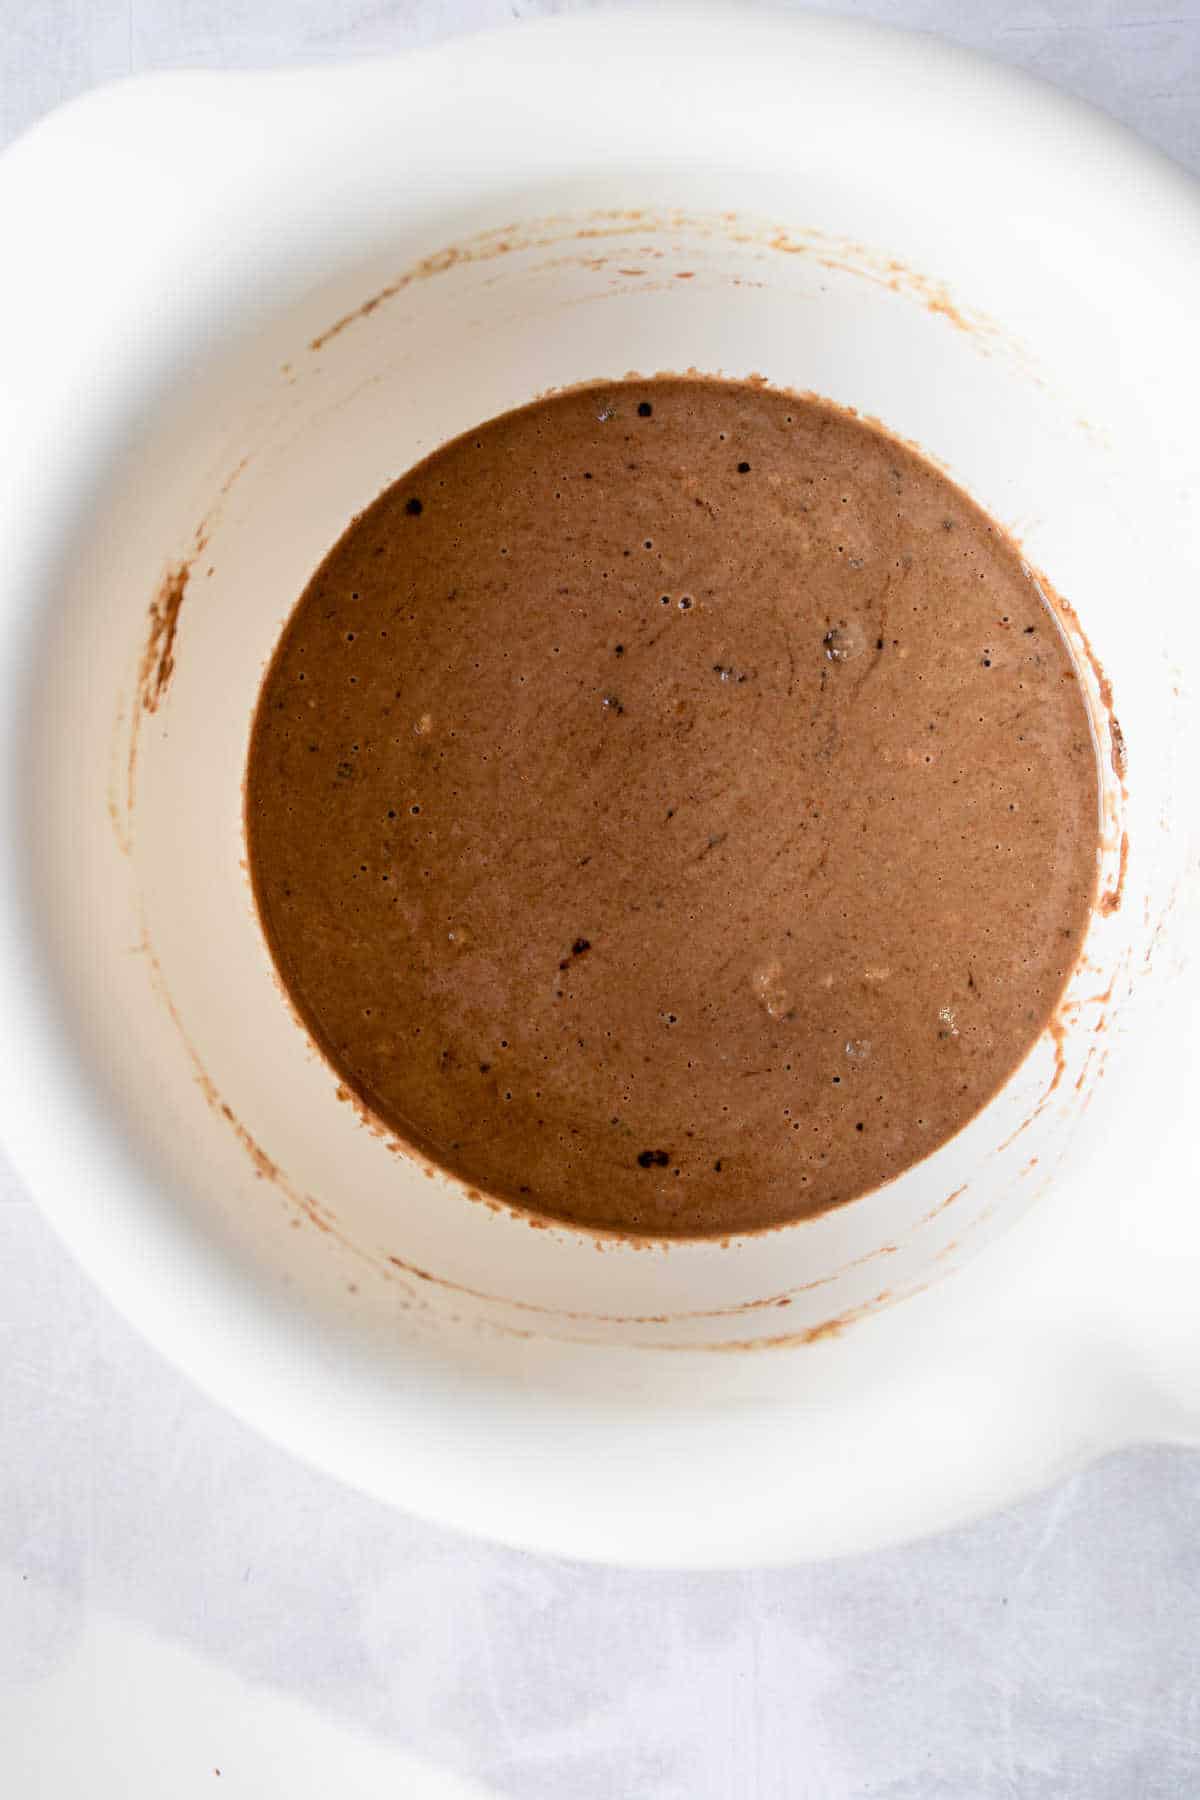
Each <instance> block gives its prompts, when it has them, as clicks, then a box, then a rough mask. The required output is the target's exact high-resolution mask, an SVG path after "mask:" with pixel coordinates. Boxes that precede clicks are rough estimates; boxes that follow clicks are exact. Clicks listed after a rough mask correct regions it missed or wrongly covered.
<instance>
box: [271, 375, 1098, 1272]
mask: <svg viewBox="0 0 1200 1800" xmlns="http://www.w3.org/2000/svg"><path fill="white" fill-rule="evenodd" d="M246 810H247V827H248V835H249V844H250V861H251V868H252V871H253V878H254V885H255V892H256V895H257V899H258V905H259V909H260V912H261V915H262V920H263V924H264V926H265V929H266V933H267V937H268V939H269V942H270V945H271V949H272V951H273V953H274V956H275V959H276V962H277V964H278V967H279V970H280V973H281V975H282V977H283V980H284V982H285V984H286V986H287V989H288V991H289V993H290V994H291V996H292V998H293V1000H294V1002H295V1004H296V1006H297V1007H298V1008H299V1010H300V1012H301V1014H302V1015H303V1017H304V1019H305V1020H306V1022H307V1024H308V1026H309V1027H310V1029H311V1031H312V1032H313V1034H314V1036H315V1037H316V1039H317V1041H318V1043H319V1044H320V1045H321V1047H322V1048H323V1050H324V1052H325V1054H326V1055H327V1056H328V1058H329V1060H330V1061H331V1062H332V1063H333V1065H334V1066H335V1068H336V1069H337V1070H338V1072H339V1074H340V1075H341V1077H342V1078H343V1080H344V1081H345V1082H347V1083H348V1084H349V1085H350V1086H351V1087H352V1088H353V1089H354V1090H355V1091H356V1092H357V1093H358V1094H359V1095H360V1096H361V1097H362V1099H363V1100H364V1101H365V1102H366V1103H367V1105H368V1106H369V1107H370V1108H371V1110H372V1111H373V1112H374V1113H375V1114H377V1115H378V1116H379V1118H380V1119H382V1120H384V1121H385V1122H386V1123H387V1125H389V1126H390V1127H391V1128H392V1129H393V1130H394V1131H395V1132H397V1133H398V1134H399V1135H400V1136H401V1137H403V1138H404V1139H406V1140H407V1141H409V1142H411V1143H412V1144H414V1145H415V1146H417V1147H418V1148H419V1149H420V1150H422V1151H423V1152H425V1153H426V1154H427V1155H428V1156H430V1157H432V1158H433V1159H435V1160H436V1161H437V1162H439V1163H441V1164H443V1165H444V1166H445V1167H446V1168H448V1169H451V1170H453V1171H454V1172H455V1173H456V1174H458V1175H459V1176H461V1177H462V1178H464V1179H465V1180H466V1181H467V1182H469V1183H473V1184H475V1185H477V1186H478V1187H479V1188H481V1189H482V1190H484V1191H485V1192H487V1193H491V1194H495V1195H498V1196H502V1197H504V1198H507V1199H509V1200H512V1201H514V1202H516V1203H517V1204H519V1205H521V1206H524V1207H527V1208H528V1209H529V1210H530V1211H531V1212H533V1213H537V1214H542V1215H548V1216H551V1217H553V1218H557V1219H566V1220H573V1221H577V1222H580V1223H583V1224H588V1225H594V1226H604V1227H609V1228H614V1229H616V1230H618V1231H622V1232H628V1233H651V1234H669V1235H674V1236H678V1235H708V1234H724V1233H727V1232H733V1231H740V1230H746V1229H750V1228H753V1227H760V1226H766V1225H773V1224H778V1223H781V1222H783V1221H786V1220H791V1219H796V1218H798V1217H800V1216H802V1215H805V1214H810V1213H816V1212H820V1211H822V1210H823V1209H825V1208H827V1207H831V1206H835V1205H837V1204H839V1203H840V1202H843V1201H846V1200H851V1199H853V1198H854V1197H855V1196H857V1195H861V1194H863V1193H865V1192H866V1191H867V1190H869V1189H871V1188H874V1187H877V1186H878V1185H879V1184H880V1183H881V1182H885V1181H887V1180H888V1179H889V1178H890V1177H892V1176H895V1175H897V1174H899V1173H900V1171H901V1170H903V1169H905V1168H907V1167H908V1166H909V1165H910V1164H912V1163H914V1162H916V1161H917V1160H918V1159H920V1158H921V1157H924V1156H926V1155H928V1153H929V1152H930V1151H931V1150H933V1149H934V1148H935V1147H936V1146H937V1145H939V1144H941V1143H943V1142H944V1141H945V1140H946V1139H947V1138H948V1137H949V1136H951V1134H952V1133H954V1132H956V1131H957V1130H958V1129H959V1128H960V1127H961V1126H962V1125H964V1124H965V1123H966V1122H967V1120H968V1119H970V1118H971V1117H972V1115H973V1114H975V1113H976V1112H978V1111H979V1109H980V1108H981V1107H982V1106H983V1104H984V1103H985V1102H986V1101H987V1100H988V1099H989V1098H990V1097H991V1096H992V1095H993V1094H994V1093H995V1092H996V1090H997V1088H999V1087H1000V1085H1001V1084H1002V1083H1003V1082H1004V1081H1005V1079H1006V1078H1007V1077H1008V1076H1009V1075H1010V1074H1011V1073H1012V1071H1013V1070H1014V1068H1015V1067H1016V1065H1017V1064H1018V1063H1019V1062H1020V1061H1021V1059H1022V1058H1023V1057H1024V1055H1025V1054H1026V1052H1027V1051H1028V1049H1029V1048H1030V1046H1031V1044H1032V1043H1033V1042H1034V1040H1035V1039H1036V1038H1037V1037H1038V1035H1039V1034H1040V1032H1041V1031H1042V1028H1043V1027H1044V1025H1045V1024H1046V1022H1047V1020H1048V1018H1049V1016H1050V1014H1051V1011H1052V1009H1053V1008H1054V1006H1055V1003H1056V1002H1057V1000H1058V998H1059V996H1060V994H1061V991H1062V988H1063V986H1064V983H1065V981H1066V978H1067V976H1068V974H1069V972H1070V970H1071V967H1072V964H1073V963H1074V961H1075V959H1076V956H1077V954H1078V952H1079V948H1080V943H1081V939H1082V935H1083V932H1084V928H1085V924H1086V921H1087V918H1088V914H1089V909H1090V907H1091V904H1092V901H1093V898H1094V890H1095V879H1096V862H1097V840H1098V790H1097V770H1096V757H1095V751H1094V746H1093V741H1092V735H1091V731H1090V727H1089V722H1088V717H1087V713H1086V711H1085V706H1084V701H1083V697H1082V694H1081V692H1080V688H1079V684H1078V681H1077V679H1076V675H1075V670H1074V667H1073V664H1072V661H1071V657H1070V655H1069V652H1068V650H1067V648H1066V645H1065V642H1064V640H1063V638H1062V636H1061V634H1060V632H1059V630H1058V627H1057V625H1056V623H1055V620H1054V619H1053V617H1052V616H1051V614H1050V612H1049V610H1048V609H1047V607H1046V606H1045V604H1044V603H1043V602H1042V600H1041V599H1040V597H1039V595H1038V592H1037V590H1036V589H1035V587H1034V586H1033V584H1032V582H1031V581H1030V579H1029V577H1028V576H1027V574H1026V572H1025V570H1024V568H1023V566H1022V564H1021V561H1020V558H1019V556H1018V554H1017V551H1016V550H1015V548H1014V547H1013V545H1012V544H1011V543H1010V542H1009V541H1008V540H1007V539H1006V538H1005V537H1004V535H1003V534H1002V532H1001V531H1000V530H999V528H998V527H996V526H995V525H994V524H992V523H991V522H990V521H989V520H988V519H987V518H986V516H985V515H984V514H983V513H982V512H980V511H979V509H978V508H977V507H976V506H974V505H973V504H972V503H971V502H970V501H969V500H967V499H966V497H965V496H964V495H963V494H962V493H961V492H960V491H959V490H958V489H957V488H956V487H954V486H953V485H952V483H950V482H949V481H948V480H947V479H946V478H945V477H944V476H943V475H941V474H940V473H939V472H938V471H937V470H936V469H934V468H932V467H931V466H930V465H929V464H928V463H926V462H925V461H923V460H922V459H921V458H920V457H919V456H918V455H916V454H915V453H914V452H913V451H911V450H909V449H907V448H905V447H904V446H903V445H901V444H899V443H898V442H896V441H895V440H893V439H892V438H890V437H889V436H888V435H886V433H884V432H883V431H881V430H878V429H876V428H874V427H872V426H869V425H866V424H864V423H863V422H862V421H861V420H859V419H857V418H855V417H854V416H852V415H850V414H848V413H846V412H844V411H841V410H839V409H838V408H835V407H833V406H831V405H828V404H826V403H825V402H822V401H817V400H812V399H802V398H797V397H795V396H791V395H786V394H778V393H773V392H770V391H767V390H764V389H763V388H761V387H758V386H755V385H743V384H734V383H725V382H720V381H716V380H700V379H695V380H690V379H656V380H652V381H646V382H637V383H634V382H632V381H630V382H617V383H614V384H609V385H597V386H595V387H589V388H586V389H582V390H576V391H573V392H571V393H567V394H563V395H560V396H557V397H555V398H551V399H548V400H543V401H539V402H537V403H536V404H534V405H532V406H529V407H526V408H525V409H523V410H522V411H520V412H515V413H510V414H508V415H506V416H505V417H503V418H500V419H496V420H493V421H492V422H491V423H490V424H488V425H484V426H481V427H480V428H479V429H478V430H476V431H474V432H471V433H469V434H468V435H467V436H465V437H463V438H460V439H458V440H457V441H456V442H454V443H451V444H448V445H447V446H446V447H445V448H444V449H441V450H439V451H438V452H437V453H436V454H435V455H433V456H431V457H430V458H429V459H428V460H427V461H426V462H424V463H422V464H420V465H419V467H417V468H416V469H414V470H413V471H412V473H411V474H409V475H407V476H405V477H404V479H403V480H402V481H400V482H398V483H397V484H396V485H395V486H394V487H392V488H390V489H388V491H387V492H386V493H385V494H383V495H382V496H381V497H380V498H379V499H378V500H377V501H376V502H375V503H374V504H373V505H372V506H370V507H369V508H368V509H367V511H366V512H365V513H363V514H362V515H361V517H359V518H358V519H356V520H355V521H354V523H353V524H352V525H351V526H350V528H349V530H348V531H347V532H346V534H345V536H344V537H343V538H342V539H341V541H340V542H339V543H338V544H337V545H336V546H335V547H334V549H333V550H332V551H331V552H330V554H329V556H328V557H327V558H326V560H325V562H324V563H323V564H322V566H321V568H320V569H319V570H318V571H317V573H316V575H315V576H314V578H313V580H312V582H311V584H310V585H309V587H308V588H307V590H306V591H305V593H304V595H303V597H302V598H301V600H300V602H299V605H298V606H297V607H296V610H295V612H294V613H293V615H292V617H291V619H290V621H289V623H288V625H287V628H286V630H285V632H284V634H283V638H282V641H281V643H280V645H279V648H278V651H277V652H276V655H275V658H274V660H273V662H272V664H271V667H270V669H269V671H268V674H267V677H266V680H265V682H264V684H263V689H262V695H261V698H260V701H259V706H258V712H257V715H256V719H255V723H254V731H253V738H252V742H251V749H250V761H249V771H248V777H247V809H246Z"/></svg>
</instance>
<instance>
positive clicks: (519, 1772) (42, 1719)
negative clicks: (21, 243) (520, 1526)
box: [0, 0, 1200, 1800]
mask: <svg viewBox="0 0 1200 1800" xmlns="http://www.w3.org/2000/svg"><path fill="white" fill-rule="evenodd" d="M570 10H573V8H572V7H571V6H569V5H556V4H539V3H535V0H427V3H426V4H421V0H393V3H389V0H361V4H352V3H351V4H345V3H342V4H339V3H338V0H123V3H120V4H118V3H117V0H0V141H4V140H6V139H7V138H9V137H11V136H13V135H14V134H15V133H16V132H17V131H19V130H20V129H21V128H22V127H23V126H25V125H26V124H28V123H30V122H31V121H32V120H34V119H35V118H37V117H38V116H39V115H40V114H41V113H43V112H45V111H46V110H48V109H49V108H50V107H52V106H54V105H56V104H57V103H58V102H59V101H62V100H65V99H67V98H69V97H70V96H71V95H73V94H75V93H78V92H80V91H81V90H82V89H85V88H87V87H89V86H91V85H93V84H94V83H96V82H99V81H104V80H108V79H110V78H112V77H114V76H120V75H127V74H130V73H133V72H137V71H139V70H144V69H160V68H168V67H171V66H175V65H179V64H194V65H202V66H210V67H218V68H224V67H234V66H252V65H257V64H276V63H296V62H313V61H321V60H327V59H332V58H338V57H343V56H359V55H370V54H372V53H377V52H381V51H388V50H394V49H397V48H400V47H402V46H405V45H408V44H414V43H421V42H425V41H427V40H429V39H431V38H435V37H440V36H443V35H445V34H448V33H451V32H456V31H462V30H466V29H470V28H472V27H475V26H479V25H497V24H501V23H504V22H506V21H511V20H514V19H518V18H520V17H522V16H531V15H534V14H538V13H542V12H551V11H554V12H557V11H570ZM840 10H842V11H848V12H854V13H859V14H863V15H871V16H874V17H878V18H883V19H887V20H891V21H894V22H897V23H903V24H909V25H916V26H919V27H923V28H926V29H933V30H940V31H943V32H945V33H946V34H948V35H950V36H953V37H955V38H958V39H959V40H960V41H962V42H964V43H968V44H971V45H974V46H976V47H978V48H981V49H984V50H987V51H990V52H992V53H993V54H995V55H998V56H1000V57H1002V58H1004V59H1006V60H1008V61H1010V62H1013V63H1018V64H1020V65H1022V66H1023V67H1025V68H1028V69H1032V70H1035V71H1037V72H1038V73H1039V74H1041V75H1044V76H1047V77H1048V78H1049V79H1050V80H1052V81H1055V82H1057V83H1059V84H1060V85H1061V86H1063V87H1066V88H1069V89H1072V90H1073V91H1074V92H1076V93H1078V94H1082V95H1084V96H1086V97H1087V98H1088V99H1090V100H1093V101H1095V102H1097V103H1098V104H1099V105H1101V106H1103V107H1106V108H1107V109H1108V110H1109V111H1110V112H1112V113H1114V114H1116V116H1117V117H1118V118H1120V119H1123V120H1125V121H1126V122H1127V123H1129V124H1131V125H1133V126H1135V127H1136V128H1137V129H1138V130H1140V131H1141V132H1143V133H1144V134H1145V135H1146V136H1147V137H1148V138H1150V139H1152V140H1153V141H1154V142H1155V143H1157V144H1159V145H1161V146H1162V147H1163V148H1164V149H1166V150H1168V151H1169V152H1171V154H1173V155H1174V156H1176V157H1178V158H1179V159H1180V160H1181V161H1182V162H1184V163H1186V164H1188V165H1189V166H1190V167H1191V168H1192V169H1194V170H1196V171H1197V172H1198V173H1200V0H1046V3H1045V4H1041V5H1036V4H1019V3H1011V0H876V3H875V4H869V5H863V4H855V3H854V0H847V3H846V4H845V5H844V6H843V7H842V8H841V9H840ZM2 258H3V248H2V246H0V279H2V278H3V261H2ZM1197 327H1198V339H1200V320H1198V321H1197ZM1198 353H1200V351H1198ZM0 429H3V424H2V421H0ZM1198 1527H1200V1457H1195V1456H1189V1455H1186V1454H1184V1453H1181V1452H1177V1451H1167V1450H1145V1451H1138V1452H1129V1453H1127V1454H1125V1455H1122V1456H1120V1457H1118V1458H1115V1459H1113V1460H1111V1461H1109V1462H1108V1463H1106V1464H1104V1465H1102V1466H1101V1467H1098V1468H1095V1469H1092V1470H1091V1471H1089V1472H1088V1473H1086V1474H1084V1475H1081V1476H1078V1477H1076V1478H1075V1479H1073V1480H1072V1481H1070V1482H1068V1483H1067V1484H1066V1485H1065V1486H1063V1487H1061V1488H1059V1489H1058V1490H1057V1491H1056V1492H1055V1493H1053V1494H1051V1495H1049V1496H1047V1497H1046V1498H1044V1499H1041V1500H1038V1501H1035V1502H1032V1503H1030V1504H1027V1505H1025V1506H1022V1507H1020V1508H1018V1509H1016V1510H1015V1511H1013V1512H1010V1513H1008V1514H1006V1515H1003V1516H1001V1517H998V1518H995V1519H992V1520H990V1521H988V1522H987V1523H985V1524H982V1525H978V1526H975V1527H973V1528H972V1529H970V1530H966V1531H961V1532H957V1533H955V1534H953V1535H951V1536H948V1537H942V1538H939V1539H936V1540H934V1541H932V1542H929V1543H925V1544H921V1545H918V1546H916V1547H913V1548H910V1549H907V1550H903V1551H899V1552H890V1553H888V1554H882V1555H877V1556H872V1557H868V1558H863V1559H860V1560H858V1561H854V1562H850V1563H842V1564H837V1565H833V1566H825V1567H815V1568H803V1569H798V1570H795V1571H793V1572H791V1573H783V1574H779V1573H775V1574H769V1575H762V1574H748V1575H736V1574H732V1575H719V1576H677V1575H660V1576H656V1575H644V1574H629V1573H623V1572H619V1571H600V1570H594V1569H588V1568H580V1567H576V1566H574V1565H571V1564H565V1563H560V1562H550V1561H545V1560H541V1559H538V1558H535V1557H530V1556H524V1555H518V1554H515V1553H512V1552H508V1551H502V1550H496V1549H492V1548H490V1547H487V1546H481V1545H479V1544H475V1543H472V1542H468V1541H465V1540H463V1539H460V1538H458V1537H455V1536H453V1535H451V1534H449V1533H446V1532H442V1531H438V1530H435V1529H434V1528H432V1527H430V1526H427V1525H423V1524H420V1523H417V1522H415V1521H413V1520H411V1519H408V1518H406V1517H403V1516H401V1515H397V1514H395V1513H392V1512H390V1511H388V1510H387V1509H385V1508H384V1507H381V1506H379V1505H376V1504H374V1503H372V1502H369V1501H366V1500H363V1499H360V1498H358V1497H357V1496H356V1495H354V1494H350V1493H347V1492H345V1491H344V1490H343V1489H341V1488H340V1487H339V1486H337V1485H336V1484H335V1483H334V1482H331V1481H329V1480H326V1479H325V1478H323V1477H320V1476H317V1475H314V1474H312V1473H310V1472H309V1471H308V1470H306V1469H304V1468H302V1467H300V1466H298V1465H297V1464H295V1463H293V1462H291V1461H290V1460H289V1459H288V1458H287V1457H285V1456H284V1455H282V1454H281V1453H280V1452H278V1451H276V1450H274V1449H272V1448H270V1447H269V1446H267V1445H266V1444H263V1443H261V1442H259V1440H258V1439H257V1438H256V1437H254V1436H253V1435H251V1434H250V1433H249V1432H248V1431H247V1430H245V1429H244V1428H243V1427H242V1426H240V1425H237V1424H235V1423H234V1422H233V1421H232V1420H230V1419H228V1418H226V1417H225V1416H224V1415H223V1414H222V1413H220V1412H218V1411H217V1410H216V1409H215V1408H214V1407H213V1406H211V1405H210V1404H209V1403H208V1402H207V1401H205V1400H203V1399H201V1398H200V1397H199V1396H198V1395H197V1394H196V1393H194V1392H193V1391H192V1389H191V1388H190V1387H189V1386H188V1385H187V1384H186V1383H185V1382H183V1381H182V1380H181V1379H180V1378H179V1377H178V1376H176V1375H175V1373H174V1372H173V1371H172V1370H171V1369H170V1368H168V1367H167V1366H166V1365H165V1364H163V1363H162V1362H160V1361H159V1360H158V1358H157V1357H156V1356H154V1355H152V1354H151V1353H150V1352H149V1351H148V1350H146V1349H145V1348H144V1347H143V1345H142V1344H141V1342H140V1341H139V1340H138V1339H137V1338H136V1337H135V1336H134V1334H133V1333H132V1331H131V1330H130V1329H129V1327H128V1326H127V1325H125V1324H124V1322H123V1321H122V1320H121V1319H120V1318H118V1317H117V1316H116V1315H115V1314H114V1313H113V1312H111V1311H110V1309H109V1308H108V1307H107V1306H106V1305H105V1303H104V1302H103V1301H102V1300H100V1299H99V1298H98V1297H97V1295H96V1294H95V1293H94V1292H93V1291H92V1290H91V1288H90V1287H89V1286H88V1284H87V1283H86V1282H85V1281H84V1280H83V1279H82V1278H81V1276H80V1275H79V1274H78V1273H77V1271H76V1270H75V1268H74V1266H73V1265H72V1263H71V1262H70V1261H69V1260H68V1258H67V1256H66V1255H65V1254H64V1252H63V1251H62V1250H61V1248H60V1247H59V1246H58V1244H57V1242H56V1241H55V1240H54V1239H53V1238H52V1237H51V1235H50V1233H49V1231H48V1229H47V1228H46V1226H45V1225H44V1224H43V1223H42V1221H41V1219H40V1217H39V1215H38V1214H37V1213H36V1211H35V1210H34V1208H33V1206H32V1204H31V1203H30V1201H29V1200H28V1198H27V1197H26V1195H25V1194H24V1192H23V1191H22V1189H21V1187H20V1185H19V1183H18V1182H17V1181H16V1179H15V1177H14V1176H13V1175H12V1174H11V1172H10V1171H9V1170H8V1169H7V1167H6V1166H5V1165H4V1164H3V1162H2V1159H0V1795H2V1796H3V1797H4V1800H84V1797H85V1796H86V1800H109V1797H110V1796H111V1797H112V1800H118V1797H119V1800H190V1797H191V1796H192V1795H194V1794H211V1795H214V1796H217V1797H218V1800H221V1797H223V1796H234V1795H236V1796H243V1795H244V1796H246V1797H247V1800H249V1797H250V1796H254V1800H275V1796H280V1797H286V1800H305V1797H307V1796H309V1795H313V1796H316V1795H321V1796H335V1797H336V1800H357V1797H358V1796H363V1797H364V1800H365V1797H367V1796H370V1797H371V1800H374V1797H375V1796H385V1795H386V1796H396V1797H397V1800H468V1797H474V1800H481V1797H482V1796H492V1797H493V1800H497V1797H500V1796H503V1797H506V1800H852V1797H853V1800H858V1797H859V1796H862V1797H864V1800H865V1797H867V1796H872V1797H876V1800H1013V1797H1016V1800H1195V1797H1196V1796H1200V1530H1198ZM218 1771H219V1773H218Z"/></svg>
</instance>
